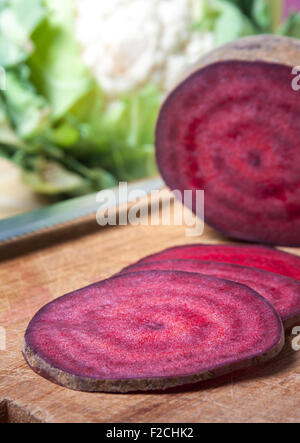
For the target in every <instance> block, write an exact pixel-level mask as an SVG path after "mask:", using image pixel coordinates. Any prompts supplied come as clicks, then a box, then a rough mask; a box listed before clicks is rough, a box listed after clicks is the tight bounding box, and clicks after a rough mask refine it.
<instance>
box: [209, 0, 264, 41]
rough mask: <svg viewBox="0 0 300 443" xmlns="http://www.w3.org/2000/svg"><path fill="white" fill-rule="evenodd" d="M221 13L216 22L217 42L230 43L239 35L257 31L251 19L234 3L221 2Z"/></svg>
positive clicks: (251, 33) (242, 35)
mask: <svg viewBox="0 0 300 443" xmlns="http://www.w3.org/2000/svg"><path fill="white" fill-rule="evenodd" d="M219 4H220V15H219V18H218V19H217V21H216V24H215V36H216V44H217V45H218V46H221V45H224V44H226V43H229V42H231V41H233V40H235V39H237V38H239V37H244V36H247V35H254V34H256V33H257V31H256V29H255V27H254V25H253V24H252V23H251V21H250V20H249V19H248V18H247V17H246V16H245V15H244V14H243V13H242V12H241V11H240V10H239V9H238V8H237V7H235V6H234V5H232V4H231V3H227V2H220V3H219Z"/></svg>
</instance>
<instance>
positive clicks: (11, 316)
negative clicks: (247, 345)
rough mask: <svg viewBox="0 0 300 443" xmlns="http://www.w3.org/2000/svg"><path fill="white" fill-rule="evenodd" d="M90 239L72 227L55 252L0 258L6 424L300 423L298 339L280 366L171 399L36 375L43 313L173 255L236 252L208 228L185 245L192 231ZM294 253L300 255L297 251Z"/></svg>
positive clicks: (96, 233)
mask: <svg viewBox="0 0 300 443" xmlns="http://www.w3.org/2000/svg"><path fill="white" fill-rule="evenodd" d="M87 229H88V232H86V231H84V229H81V231H80V235H79V234H78V233H76V232H74V235H71V233H70V232H69V233H68V235H67V231H68V229H67V227H66V228H65V231H64V232H65V233H64V234H63V235H61V236H58V237H57V236H56V238H52V239H51V245H50V246H47V247H46V246H45V244H43V243H42V242H40V243H39V246H41V245H42V246H43V247H40V248H39V249H37V250H35V251H31V252H26V251H25V250H24V249H23V251H22V254H21V255H17V256H13V255H12V254H8V252H9V251H8V250H7V249H6V250H5V249H4V252H3V251H2V255H1V254H0V255H1V258H2V260H1V263H0V281H1V295H0V328H1V329H0V334H1V333H2V345H3V335H4V331H5V333H6V349H5V350H0V422H109V423H116V422H125V423H131V422H138V423H143V422H146V423H147V422H163V423H169V422H187V423H192V422H200V423H201V422H214V423H216V422H251V423H252V422H292V423H293V422H294V423H295V422H299V421H300V394H299V392H300V390H299V387H300V386H299V385H300V366H299V363H300V351H299V352H295V351H294V350H293V349H292V340H293V339H294V337H293V336H292V335H291V334H290V335H288V336H287V343H286V346H285V349H284V351H283V352H282V354H281V355H280V356H278V357H277V358H276V359H275V360H274V361H272V362H268V363H267V364H265V365H263V366H259V367H257V368H252V369H249V370H246V371H241V372H239V373H235V374H232V375H230V376H226V377H222V378H219V379H216V380H212V381H209V382H205V383H200V384H198V385H195V386H186V387H182V388H179V389H173V390H170V391H167V392H163V393H162V392H154V393H147V394H145V393H136V394H130V395H116V394H113V395H111V394H86V393H81V392H74V391H70V390H67V389H64V388H61V387H59V386H56V385H54V384H52V383H50V382H48V381H47V380H45V379H43V378H41V377H39V376H38V375H36V374H35V373H33V372H32V370H31V369H30V368H29V367H28V366H27V365H26V363H25V361H24V360H23V357H22V355H21V344H22V339H23V336H24V332H25V329H26V327H27V325H28V322H29V321H30V319H31V317H32V316H33V315H34V314H35V313H36V311H37V310H38V309H40V308H41V307H42V306H43V305H44V304H46V303H48V302H50V301H51V300H53V299H55V298H57V297H59V296H61V295H63V294H65V293H68V292H70V291H73V290H75V289H78V288H80V287H82V286H86V285H88V284H90V283H93V282H95V281H98V280H100V279H103V278H106V277H109V276H111V275H112V274H114V273H115V272H117V271H119V270H120V269H122V268H123V267H124V266H126V265H129V264H130V263H132V262H134V261H136V260H138V259H140V258H142V257H143V256H145V255H147V254H151V253H154V252H157V251H159V250H161V249H164V248H166V247H169V246H175V245H179V244H187V243H225V242H228V239H226V238H224V237H222V236H220V235H219V234H217V233H216V232H215V231H213V230H212V229H210V228H206V230H205V234H204V235H202V236H201V237H197V238H195V237H194V238H193V237H186V235H185V229H186V228H185V227H184V226H182V227H179V226H136V227H133V226H127V227H112V228H99V227H97V228H96V227H95V226H93V227H91V226H86V230H87ZM56 235H57V234H56ZM63 240H64V241H63ZM35 246H38V245H35ZM10 248H12V246H10ZM288 251H292V252H294V253H296V254H298V255H300V250H299V249H298V250H288ZM18 252H20V251H18ZM0 253H1V251H0ZM299 326H300V325H299ZM0 337H1V335H0ZM0 346H1V340H0ZM2 347H3V346H2Z"/></svg>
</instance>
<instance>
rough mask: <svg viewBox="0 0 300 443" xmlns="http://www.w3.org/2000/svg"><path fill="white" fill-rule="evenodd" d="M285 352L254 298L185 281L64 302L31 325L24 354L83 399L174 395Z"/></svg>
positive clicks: (159, 275)
mask: <svg viewBox="0 0 300 443" xmlns="http://www.w3.org/2000/svg"><path fill="white" fill-rule="evenodd" d="M283 344H284V333H283V327H282V323H281V320H280V318H279V316H278V314H277V313H276V311H275V310H274V308H273V307H272V306H271V304H270V303H269V302H268V301H267V300H265V299H264V298H263V297H261V296H260V295H259V294H257V293H256V292H255V291H253V290H252V289H250V288H248V287H246V286H243V285H239V284H236V283H233V282H227V281H225V280H220V279H215V278H213V277H207V276H202V275H200V274H192V273H185V272H156V271H154V272H140V273H135V274H129V275H123V276H117V277H114V278H112V279H109V280H106V281H104V282H100V283H97V284H95V285H93V286H90V287H87V288H84V289H81V290H79V291H76V292H74V293H71V294H68V295H65V296H64V297H61V298H59V299H57V300H55V301H54V302H52V303H50V304H48V305H47V306H45V307H44V308H43V309H42V310H41V311H40V312H39V313H38V314H36V316H35V317H34V318H33V320H32V321H31V323H30V325H29V327H28V329H27V331H26V335H25V340H24V346H23V353H24V356H25V359H26V360H27V362H28V364H29V365H30V366H31V367H32V369H33V370H34V371H36V372H37V373H39V374H40V375H42V376H43V377H45V378H47V379H49V380H51V381H53V382H56V383H58V384H60V385H62V386H65V387H68V388H71V389H75V390H82V391H108V392H129V391H136V390H152V389H166V388H169V387H173V386H177V385H182V384H187V383H192V382H197V381H200V380H204V379H207V378H212V377H215V376H217V375H221V374H225V373H228V372H230V371H233V370H235V369H239V368H244V367H248V366H252V365H254V364H257V363H259V362H263V361H266V360H268V359H270V358H272V357H274V356H275V355H277V354H278V353H279V352H280V351H281V349H282V347H283Z"/></svg>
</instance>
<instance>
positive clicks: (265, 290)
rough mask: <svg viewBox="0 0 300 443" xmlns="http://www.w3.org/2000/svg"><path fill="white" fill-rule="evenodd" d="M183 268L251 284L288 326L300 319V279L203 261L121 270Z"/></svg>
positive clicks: (255, 269) (142, 266)
mask: <svg viewBox="0 0 300 443" xmlns="http://www.w3.org/2000/svg"><path fill="white" fill-rule="evenodd" d="M137 271H139V272H140V271H183V272H194V273H199V274H205V275H210V276H212V277H217V278H221V279H225V280H231V281H235V282H237V283H241V284H243V285H246V286H249V287H250V288H251V289H253V290H254V291H256V292H258V293H259V294H260V295H262V296H263V297H265V298H266V299H267V300H269V302H270V303H272V305H273V306H274V308H275V309H276V311H277V312H278V313H279V315H280V316H281V318H282V320H283V322H284V325H285V326H286V327H287V328H288V327H291V326H293V325H295V324H297V323H298V321H300V282H298V281H296V280H293V279H291V278H287V277H283V276H281V275H278V274H273V273H271V272H266V271H262V270H261V269H257V268H251V267H245V266H239V265H232V264H229V263H217V262H206V261H201V260H176V259H174V260H162V261H157V262H151V263H138V264H136V265H133V266H131V267H129V268H127V269H124V271H122V274H126V273H129V272H137Z"/></svg>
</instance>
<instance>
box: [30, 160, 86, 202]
mask: <svg viewBox="0 0 300 443" xmlns="http://www.w3.org/2000/svg"><path fill="white" fill-rule="evenodd" d="M31 166H32V169H31V170H28V169H26V170H24V172H23V180H24V183H25V184H26V185H27V186H29V187H30V188H31V189H32V190H33V191H34V192H37V193H40V194H47V195H56V194H69V193H74V192H76V191H78V190H80V189H81V188H83V187H85V181H84V179H83V178H82V177H81V176H80V175H78V174H74V173H73V172H70V171H68V170H67V169H65V168H64V167H63V166H62V165H60V164H59V163H56V162H53V161H48V160H46V159H44V158H42V157H40V158H36V159H34V160H33V161H32V164H31Z"/></svg>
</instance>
